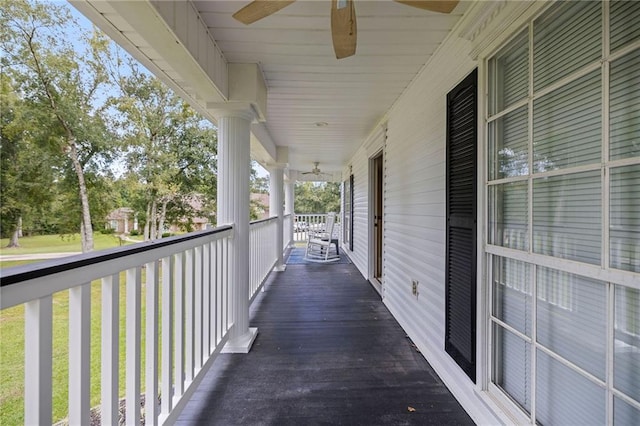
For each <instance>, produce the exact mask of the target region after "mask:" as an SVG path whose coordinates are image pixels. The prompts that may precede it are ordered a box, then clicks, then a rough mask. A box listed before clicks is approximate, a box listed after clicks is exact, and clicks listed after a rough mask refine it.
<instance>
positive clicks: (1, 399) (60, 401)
mask: <svg viewBox="0 0 640 426" xmlns="http://www.w3.org/2000/svg"><path fill="white" fill-rule="evenodd" d="M96 237H97V238H96V247H97V248H107V247H116V246H119V242H118V240H117V239H115V238H114V237H113V236H111V235H99V236H98V234H96ZM38 241H39V242H44V243H45V244H49V246H48V247H49V249H48V251H49V252H51V251H55V252H62V251H65V250H63V249H61V248H60V247H65V248H66V251H79V241H78V240H76V241H75V242H74V244H76V245H71V244H68V242H67V241H64V240H62V239H60V237H52V236H47V237H31V238H24V239H21V243H22V242H24V243H25V244H24V246H25V247H24V248H23V249H20V250H24V251H23V252H22V254H28V253H29V252H30V253H43V252H45V251H44V250H43V249H42V248H41V247H37V246H36V245H35V243H36V242H38ZM2 243H3V244H4V245H6V240H2ZM109 243H110V244H111V245H108V244H109ZM30 250H32V251H30ZM7 252H11V253H16V254H18V253H17V252H14V251H13V249H11V250H3V251H2V254H9V253H7ZM28 262H30V261H22V260H21V261H11V262H2V267H9V266H16V265H17V264H24V263H28ZM31 262H33V261H31ZM144 277H145V273H144V270H143V271H142V282H143V283H144ZM125 294H126V284H125V273H124V272H122V273H121V274H120V301H119V302H120V336H119V341H120V348H119V349H120V359H119V364H120V377H119V382H120V395H121V396H122V395H124V383H125V375H124V373H125V369H124V367H125V300H126V297H125ZM101 297H102V288H101V284H100V281H94V282H92V284H91V405H92V406H95V405H97V404H99V402H100V351H101V348H100V329H101V311H102V304H101V301H102V299H101ZM144 298H145V286H144V284H143V286H142V312H141V315H142V327H143V330H144V322H145V320H144V318H145V317H144V315H145V303H144V302H145V299H144ZM68 308H69V294H68V291H62V292H59V293H56V294H54V296H53V421H54V422H56V421H58V420H61V419H64V418H65V417H66V416H67V410H68V374H69V373H68V354H69V347H68V345H69V309H68ZM24 333H25V330H24V306H22V305H21V306H16V307H13V308H9V309H4V310H2V311H0V425H13V424H23V423H24V401H23V397H24ZM142 353H143V354H144V332H143V334H142ZM142 366H143V367H142V383H143V385H144V357H143V359H142Z"/></svg>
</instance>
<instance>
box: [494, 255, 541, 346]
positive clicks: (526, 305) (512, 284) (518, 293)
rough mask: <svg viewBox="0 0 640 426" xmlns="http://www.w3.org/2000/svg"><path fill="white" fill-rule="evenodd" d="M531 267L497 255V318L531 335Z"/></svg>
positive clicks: (495, 266) (495, 311) (495, 260)
mask: <svg viewBox="0 0 640 426" xmlns="http://www.w3.org/2000/svg"><path fill="white" fill-rule="evenodd" d="M530 281H531V265H529V264H527V263H525V262H519V261H517V260H513V259H507V258H504V257H499V256H496V257H495V258H494V261H493V306H492V314H493V316H494V317H496V318H498V319H499V320H501V321H503V322H504V323H506V324H508V325H510V326H511V327H513V328H515V329H516V330H518V331H519V332H521V333H523V334H526V335H527V336H531V318H532V315H531V282H530Z"/></svg>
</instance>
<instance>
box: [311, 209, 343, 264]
mask: <svg viewBox="0 0 640 426" xmlns="http://www.w3.org/2000/svg"><path fill="white" fill-rule="evenodd" d="M335 223H336V214H335V213H329V214H327V223H326V224H325V227H324V229H323V230H321V231H316V232H313V231H309V241H308V242H307V251H306V253H305V258H306V259H307V260H310V261H312V262H319V263H326V262H335V261H337V260H340V256H339V255H338V246H337V243H336V242H335V241H336V240H333V237H332V235H333V227H334V225H335Z"/></svg>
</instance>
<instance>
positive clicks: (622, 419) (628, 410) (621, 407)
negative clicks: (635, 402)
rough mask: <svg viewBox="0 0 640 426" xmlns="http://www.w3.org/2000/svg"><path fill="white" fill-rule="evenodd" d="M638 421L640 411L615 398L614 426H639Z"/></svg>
mask: <svg viewBox="0 0 640 426" xmlns="http://www.w3.org/2000/svg"><path fill="white" fill-rule="evenodd" d="M638 419H640V410H638V409H637V408H634V407H632V406H631V405H629V404H627V403H626V402H624V401H623V400H621V399H620V398H613V424H614V425H615V426H628V425H637V424H638Z"/></svg>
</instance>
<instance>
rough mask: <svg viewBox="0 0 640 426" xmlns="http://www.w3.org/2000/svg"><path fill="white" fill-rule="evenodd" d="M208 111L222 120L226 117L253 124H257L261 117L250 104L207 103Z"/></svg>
mask: <svg viewBox="0 0 640 426" xmlns="http://www.w3.org/2000/svg"><path fill="white" fill-rule="evenodd" d="M207 110H208V111H209V112H211V114H212V115H213V116H214V117H215V118H216V120H220V119H221V118H226V117H236V118H244V119H245V120H247V121H249V122H251V123H253V122H257V120H258V118H259V115H258V114H257V113H256V110H255V108H254V107H253V105H252V104H250V103H248V102H227V103H207Z"/></svg>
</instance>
